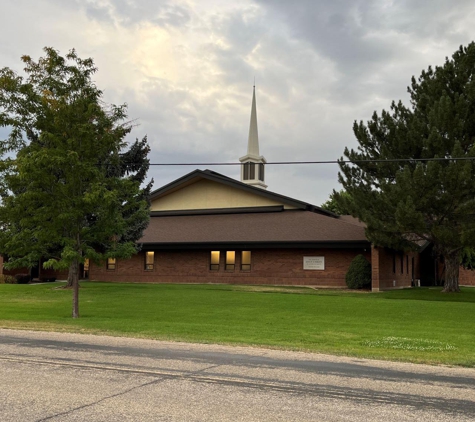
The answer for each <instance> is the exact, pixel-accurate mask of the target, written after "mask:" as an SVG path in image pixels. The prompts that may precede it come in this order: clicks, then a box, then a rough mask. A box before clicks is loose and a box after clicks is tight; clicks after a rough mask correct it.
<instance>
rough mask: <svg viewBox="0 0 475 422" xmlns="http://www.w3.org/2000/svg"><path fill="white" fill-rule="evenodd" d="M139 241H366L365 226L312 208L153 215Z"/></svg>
mask: <svg viewBox="0 0 475 422" xmlns="http://www.w3.org/2000/svg"><path fill="white" fill-rule="evenodd" d="M139 242H140V243H158V244H159V243H176V244H178V243H204V242H206V243H208V242H367V239H366V236H365V232H364V228H363V227H361V226H360V225H355V224H351V223H348V222H346V221H344V220H343V219H339V218H333V217H329V216H325V215H322V214H318V213H316V212H311V211H300V210H299V211H294V210H292V211H290V210H289V211H282V212H261V213H244V214H218V215H181V216H176V215H175V216H160V217H152V218H151V219H150V224H149V226H148V227H147V229H146V230H145V232H144V236H143V237H142V239H140V240H139Z"/></svg>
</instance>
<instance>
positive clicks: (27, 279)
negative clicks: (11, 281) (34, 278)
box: [15, 274, 31, 284]
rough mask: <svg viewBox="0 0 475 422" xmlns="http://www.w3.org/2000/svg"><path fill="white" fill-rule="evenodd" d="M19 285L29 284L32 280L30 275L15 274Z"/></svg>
mask: <svg viewBox="0 0 475 422" xmlns="http://www.w3.org/2000/svg"><path fill="white" fill-rule="evenodd" d="M15 278H16V282H17V284H28V283H29V282H30V280H31V276H30V274H15Z"/></svg>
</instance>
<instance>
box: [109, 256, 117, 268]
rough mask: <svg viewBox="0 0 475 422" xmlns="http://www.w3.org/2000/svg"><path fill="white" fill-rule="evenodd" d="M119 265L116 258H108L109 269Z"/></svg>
mask: <svg viewBox="0 0 475 422" xmlns="http://www.w3.org/2000/svg"><path fill="white" fill-rule="evenodd" d="M116 266H117V261H116V259H115V258H107V269H108V270H115V269H116Z"/></svg>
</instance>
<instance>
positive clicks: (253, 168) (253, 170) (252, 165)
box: [249, 163, 256, 180]
mask: <svg viewBox="0 0 475 422" xmlns="http://www.w3.org/2000/svg"><path fill="white" fill-rule="evenodd" d="M249 166H250V167H249V169H250V170H249V179H251V180H253V179H255V178H256V163H249Z"/></svg>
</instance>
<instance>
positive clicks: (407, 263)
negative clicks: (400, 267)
mask: <svg viewBox="0 0 475 422" xmlns="http://www.w3.org/2000/svg"><path fill="white" fill-rule="evenodd" d="M406 274H409V255H406Z"/></svg>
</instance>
